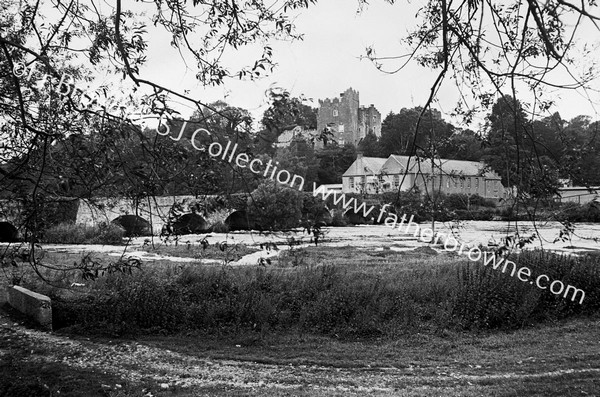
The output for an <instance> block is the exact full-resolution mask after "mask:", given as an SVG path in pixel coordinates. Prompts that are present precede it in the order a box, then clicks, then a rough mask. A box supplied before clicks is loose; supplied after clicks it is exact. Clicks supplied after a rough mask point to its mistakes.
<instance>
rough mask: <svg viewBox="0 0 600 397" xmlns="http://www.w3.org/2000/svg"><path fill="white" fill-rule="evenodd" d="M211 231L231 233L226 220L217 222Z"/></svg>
mask: <svg viewBox="0 0 600 397" xmlns="http://www.w3.org/2000/svg"><path fill="white" fill-rule="evenodd" d="M211 231H212V232H213V233H229V226H227V225H226V224H225V223H224V222H217V223H215V224H214V225H213V226H212V228H211Z"/></svg>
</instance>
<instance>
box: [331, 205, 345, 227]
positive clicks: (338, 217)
mask: <svg viewBox="0 0 600 397" xmlns="http://www.w3.org/2000/svg"><path fill="white" fill-rule="evenodd" d="M331 226H348V221H347V220H346V217H344V211H342V210H337V209H336V210H333V216H332V217H331Z"/></svg>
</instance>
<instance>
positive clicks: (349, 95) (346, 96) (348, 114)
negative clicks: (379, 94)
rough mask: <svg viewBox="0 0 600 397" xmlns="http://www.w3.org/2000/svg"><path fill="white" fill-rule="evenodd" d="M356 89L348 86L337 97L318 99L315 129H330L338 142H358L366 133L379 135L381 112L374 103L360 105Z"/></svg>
mask: <svg viewBox="0 0 600 397" xmlns="http://www.w3.org/2000/svg"><path fill="white" fill-rule="evenodd" d="M359 98H360V95H359V92H358V91H357V90H354V89H352V87H350V88H348V89H347V90H346V91H344V92H341V93H340V95H339V97H337V98H326V99H322V100H321V99H319V111H318V113H317V131H323V129H325V128H329V129H331V131H332V133H333V135H334V139H335V140H336V141H337V142H338V143H339V144H342V145H343V144H345V143H353V144H355V145H356V144H358V142H360V140H361V139H362V138H364V137H365V136H366V135H367V134H368V133H370V132H371V133H373V134H375V135H376V136H380V135H381V114H380V113H379V111H378V110H377V108H375V105H374V104H370V105H369V107H365V106H364V105H360V99H359Z"/></svg>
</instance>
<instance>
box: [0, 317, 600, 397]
mask: <svg viewBox="0 0 600 397" xmlns="http://www.w3.org/2000/svg"><path fill="white" fill-rule="evenodd" d="M597 325H598V322H595V324H593V326H594V327H597ZM590 328H593V327H590ZM596 329H597V328H596ZM590 330H591V329H590ZM592 333H593V331H592ZM588 336H591V337H592V338H593V334H592V335H587V331H586V332H585V333H584V335H581V337H582V338H583V339H586V338H587V337H588ZM596 336H598V333H596ZM166 340H168V339H166ZM565 340H566V341H567V344H568V340H569V338H567V339H565ZM0 341H1V344H0V349H1V350H0V353H1V355H0V357H1V358H2V360H3V362H4V365H5V366H6V360H7V359H9V358H10V356H19V361H20V365H21V366H26V367H29V366H30V367H32V368H42V369H43V368H55V367H56V365H60V366H61V367H62V368H63V370H62V373H61V375H60V376H59V379H61V380H58V381H57V383H56V384H55V385H50V386H48V383H52V380H49V381H47V382H46V383H44V380H43V379H42V380H41V384H43V385H44V386H46V387H48V390H49V393H50V394H49V395H57V396H58V395H61V396H62V395H95V394H94V390H97V391H98V393H99V394H98V395H114V396H117V395H118V396H128V395H136V396H137V395H139V396H156V395H163V394H164V395H178V396H180V395H181V396H182V395H190V396H191V395H215V396H221V395H232V394H234V395H261V396H262V395H265V396H266V395H269V396H271V395H282V396H283V395H307V396H308V395H311V396H332V395H344V396H345V395H361V396H364V395H410V396H412V395H414V396H429V395H431V396H434V395H444V396H447V395H450V396H452V395H457V396H458V395H540V396H541V395H586V396H590V395H599V396H600V341H599V342H597V344H596V345H595V346H591V347H587V348H585V347H584V348H581V349H571V353H572V354H570V355H569V354H566V355H564V354H557V353H558V352H557V351H554V352H552V354H545V355H544V356H545V357H544V358H540V357H537V358H536V359H533V357H529V359H527V358H525V360H521V361H520V363H519V362H518V361H515V362H513V363H512V364H509V365H507V362H510V361H511V360H512V359H511V360H504V361H503V360H502V359H501V360H500V361H499V362H498V365H494V361H493V360H490V358H489V357H487V354H489V352H488V353H485V354H484V353H481V354H480V355H479V357H477V360H479V361H480V362H481V363H482V364H481V365H477V364H473V365H471V364H466V363H465V361H463V360H457V359H456V358H453V357H452V355H450V356H449V357H446V358H444V357H441V358H440V359H439V360H438V359H432V358H431V357H428V356H432V355H433V354H432V353H433V352H432V351H428V350H427V349H423V355H422V358H421V360H414V359H412V358H411V357H410V355H411V354H412V353H411V352H410V351H407V354H408V355H409V356H407V357H406V358H405V359H406V361H404V360H401V361H402V362H403V364H401V365H398V364H397V361H393V360H392V361H390V364H389V365H388V364H386V365H370V364H368V362H370V361H373V357H376V356H377V355H380V354H379V353H377V352H375V354H374V356H371V357H370V358H368V359H367V360H364V361H360V360H359V361H351V363H350V364H348V362H344V363H343V365H340V366H338V365H336V364H335V362H336V360H335V359H334V358H332V359H331V363H327V365H323V364H311V363H310V360H297V359H285V358H282V357H276V358H272V357H270V358H269V359H266V360H262V361H263V362H262V363H261V362H256V361H253V358H255V357H256V354H255V352H252V353H248V355H247V356H244V354H245V353H244V350H245V347H242V346H240V347H237V349H238V351H239V352H240V353H236V354H229V353H227V351H225V352H223V351H221V352H218V353H215V352H209V353H208V354H207V353H206V352H204V351H202V350H204V349H198V350H199V352H195V351H194V350H193V347H190V345H189V341H188V344H187V345H186V347H185V348H184V349H182V348H181V346H180V345H177V344H175V345H174V346H173V347H174V349H173V350H171V349H167V348H164V347H163V346H164V341H165V339H163V341H162V343H152V342H148V341H123V340H120V341H117V342H115V341H111V340H108V339H101V340H98V339H96V340H88V339H85V338H72V337H68V336H64V335H58V334H49V333H45V332H42V331H37V330H33V329H30V328H25V327H24V326H23V325H21V324H18V323H15V322H14V320H12V319H11V318H8V317H7V316H6V315H5V314H3V315H2V317H0ZM196 343H201V341H198V340H196ZM238 346H239V345H238ZM340 346H342V345H340ZM361 346H362V348H365V349H368V348H369V346H368V345H367V346H364V345H361ZM338 347H339V346H332V347H331V349H332V352H333V351H334V350H335V349H338ZM232 348H233V349H235V348H234V347H232ZM255 350H256V349H255ZM508 350H510V349H508ZM508 350H507V354H508V353H509V352H508ZM359 353H360V352H359ZM524 353H529V352H524ZM466 354H467V356H470V355H471V354H470V353H468V352H466ZM228 355H229V356H230V357H234V358H233V359H232V358H227V356H228ZM381 355H385V354H384V353H381ZM215 356H219V357H221V358H211V357H215ZM223 356H224V357H223ZM266 356H269V355H268V354H267V355H266ZM581 359H583V360H581ZM258 361H261V360H258ZM317 361H318V360H317ZM375 361H377V360H375ZM384 362H385V360H384ZM392 363H395V365H394V364H392ZM9 368H10V367H9ZM16 372H17V374H18V375H21V374H22V373H23V372H26V371H25V370H24V369H22V368H21V369H20V370H19V371H16ZM42 372H43V371H42ZM1 373H2V372H0V374H1ZM4 373H5V375H6V371H4ZM33 373H35V372H33ZM65 374H66V375H65ZM89 374H94V375H93V376H91V378H90V375H89ZM83 375H85V376H86V380H84V382H87V383H89V384H90V385H91V384H92V383H94V382H95V383H96V385H95V386H94V388H92V389H90V390H86V391H85V392H84V391H83V390H80V391H81V392H82V394H78V392H77V387H79V388H81V387H82V386H77V387H76V388H75V390H73V392H74V394H68V391H69V390H66V389H64V388H63V389H61V384H60V382H61V381H62V379H64V377H65V376H67V377H69V376H70V377H72V378H77V377H81V376H83ZM0 376H2V375H0ZM24 376H27V375H24ZM29 376H32V375H29ZM4 382H5V383H6V382H7V380H6V379H5V380H4ZM558 385H560V386H558ZM565 385H566V386H567V387H568V388H567V389H565ZM5 389H6V387H5ZM61 390H62V393H56V392H57V391H61ZM565 391H567V393H565ZM234 392H235V393H234ZM538 392H539V393H541V394H538ZM554 392H556V393H562V394H554ZM513 393H514V394H513ZM0 395H16V394H6V393H5V394H2V388H1V387H0ZM32 395H35V394H32Z"/></svg>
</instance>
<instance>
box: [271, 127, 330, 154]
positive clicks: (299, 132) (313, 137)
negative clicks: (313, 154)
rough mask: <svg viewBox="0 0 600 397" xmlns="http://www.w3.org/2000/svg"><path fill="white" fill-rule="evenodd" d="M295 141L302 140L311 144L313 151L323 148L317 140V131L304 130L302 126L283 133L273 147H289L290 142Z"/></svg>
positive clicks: (321, 143)
mask: <svg viewBox="0 0 600 397" xmlns="http://www.w3.org/2000/svg"><path fill="white" fill-rule="evenodd" d="M297 140H304V141H306V142H311V143H313V146H314V147H315V149H321V148H323V142H322V141H320V140H319V134H318V133H317V130H309V129H304V127H302V126H299V125H298V126H295V127H294V128H292V129H289V130H285V131H283V132H282V133H281V134H280V135H279V136H278V137H277V142H275V147H277V148H284V147H289V146H290V145H291V144H292V142H294V141H297Z"/></svg>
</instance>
